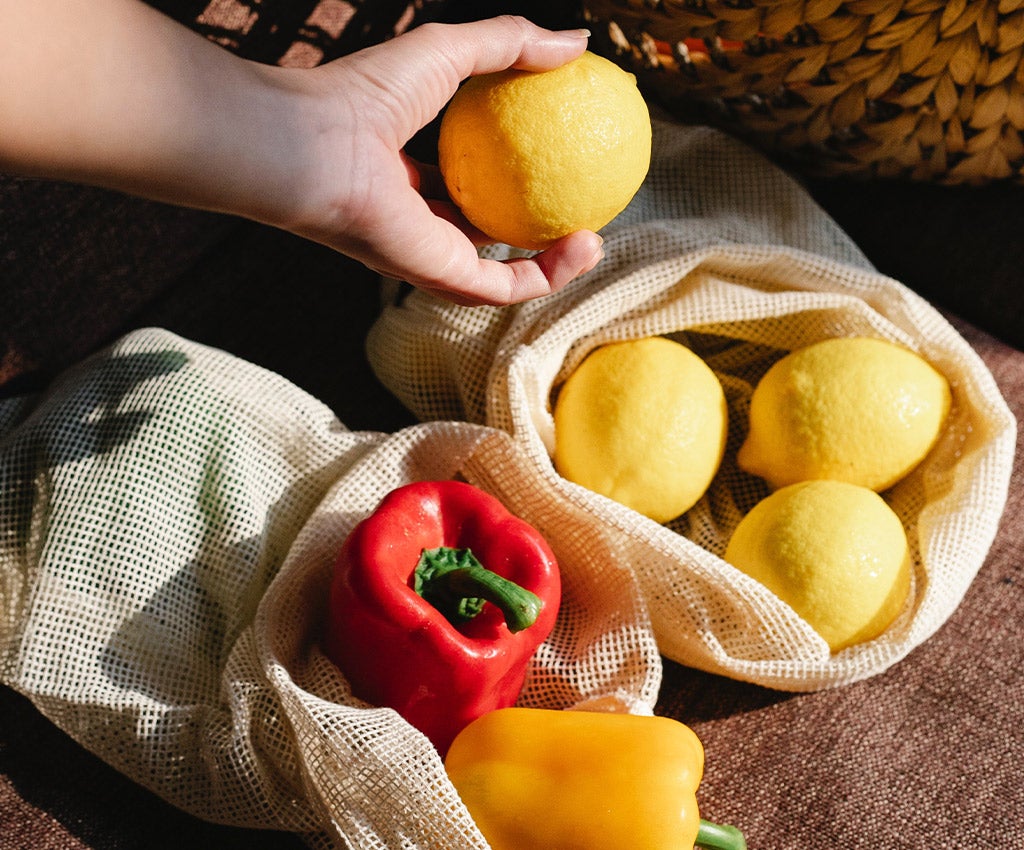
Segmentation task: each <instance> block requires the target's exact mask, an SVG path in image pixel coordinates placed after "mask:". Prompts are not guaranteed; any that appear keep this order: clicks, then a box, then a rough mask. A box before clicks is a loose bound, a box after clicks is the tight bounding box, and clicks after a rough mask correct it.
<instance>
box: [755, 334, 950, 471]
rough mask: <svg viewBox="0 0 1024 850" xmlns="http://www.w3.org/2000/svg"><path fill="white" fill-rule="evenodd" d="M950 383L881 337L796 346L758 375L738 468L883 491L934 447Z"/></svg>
mask: <svg viewBox="0 0 1024 850" xmlns="http://www.w3.org/2000/svg"><path fill="white" fill-rule="evenodd" d="M950 401H951V394H950V388H949V383H948V382H947V381H946V379H945V378H944V377H943V376H942V374H941V373H940V372H938V370H936V369H935V368H934V367H933V366H932V365H931V364H930V363H928V362H927V361H926V360H924V359H923V358H922V357H920V356H919V355H918V354H916V353H914V352H913V351H910V350H909V349H906V348H903V347H902V346H899V345H895V344H893V343H891V342H886V341H885V340H880V339H870V338H865V337H849V338H837V339H828V340H824V341H823V342H818V343H815V344H813V345H809V346H806V347H804V348H799V349H797V350H795V351H792V352H790V353H789V354H787V355H786V356H785V357H783V358H782V359H781V360H779V361H778V362H776V363H775V364H774V365H773V366H772V367H771V368H770V369H769V370H768V371H767V372H766V373H765V375H764V377H763V378H762V379H761V380H760V381H759V382H758V384H757V386H756V387H755V388H754V393H753V395H752V396H751V399H750V430H749V432H748V434H747V438H746V440H745V441H744V442H743V445H742V446H740V450H739V453H738V455H737V463H738V464H739V467H740V468H741V469H743V470H745V471H746V472H749V473H751V474H753V475H758V476H760V477H761V478H764V479H765V481H767V482H768V484H769V485H770V486H771V487H772V488H778V487H783V486H785V485H786V484H792V483H794V482H796V481H805V480H807V479H811V478H832V479H836V480H839V481H849V482H850V483H852V484H861V485H863V486H865V487H870V488H871V489H872V490H884V489H886V488H887V487H890V486H892V485H893V484H895V483H896V482H897V481H899V480H900V479H901V478H903V477H904V476H905V475H906V474H907V473H909V472H910V471H911V470H912V469H913V468H914V467H915V466H917V465H918V463H920V462H921V460H923V459H924V457H925V455H927V454H928V452H929V451H930V450H931V448H932V446H933V445H934V444H935V441H936V440H937V439H938V437H939V434H940V431H941V428H942V425H943V422H944V421H945V419H946V415H947V414H948V412H949V407H950Z"/></svg>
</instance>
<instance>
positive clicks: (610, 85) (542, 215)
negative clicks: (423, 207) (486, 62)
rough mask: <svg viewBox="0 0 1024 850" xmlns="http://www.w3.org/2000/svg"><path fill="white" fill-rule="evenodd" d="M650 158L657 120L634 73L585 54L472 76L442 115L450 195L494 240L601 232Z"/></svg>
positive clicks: (443, 165) (533, 245)
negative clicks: (556, 64) (534, 67)
mask: <svg viewBox="0 0 1024 850" xmlns="http://www.w3.org/2000/svg"><path fill="white" fill-rule="evenodd" d="M650 161H651V118H650V114H649V112H648V110H647V104H646V103H645V102H644V99H643V96H642V95H641V94H640V91H639V89H637V86H636V79H635V77H634V76H633V75H632V74H629V73H627V72H626V71H624V70H622V69H621V68H619V66H618V65H616V64H615V63H614V62H611V61H609V60H607V59H604V58H603V57H600V56H597V55H596V54H594V53H590V52H586V53H584V54H583V55H582V56H580V57H579V58H577V59H575V60H573V61H572V62H569V63H568V64H566V65H563V66H561V67H560V68H556V69H554V70H551V71H541V72H530V71H517V70H509V71H502V72H499V73H495V74H485V75H481V76H478V77H472V78H470V79H469V80H468V81H467V82H466V83H465V84H464V85H463V86H462V87H461V88H460V89H459V90H458V92H457V93H456V94H455V96H454V97H453V98H452V100H451V102H450V103H449V104H448V108H447V109H446V110H445V114H444V117H443V118H442V120H441V127H440V136H439V139H438V164H439V166H440V169H441V174H442V176H443V177H444V181H445V185H446V187H447V189H448V193H449V194H450V195H451V198H452V200H453V201H454V202H455V204H456V205H457V206H458V207H459V208H460V209H461V210H462V213H463V215H465V216H466V218H467V219H469V221H470V222H471V223H472V224H473V225H474V226H475V227H477V228H479V229H480V230H482V231H483V232H484V233H486V234H487V235H488V236H490V237H491V238H492V239H495V240H496V241H498V242H504V243H506V244H508V245H513V246H515V247H518V248H526V249H542V248H545V247H547V246H548V245H550V244H551V243H552V242H554V241H555V240H556V239H559V238H560V237H562V236H566V235H568V234H569V233H573V232H574V231H577V230H599V229H600V228H602V227H604V226H605V225H606V224H607V223H608V222H610V221H611V220H612V219H613V218H614V217H615V216H616V215H618V214H619V213H620V212H622V210H623V209H625V208H626V205H627V204H628V203H629V202H630V200H631V199H632V198H633V195H634V194H636V191H637V189H639V188H640V184H641V183H643V180H644V177H646V175H647V170H648V168H649V167H650Z"/></svg>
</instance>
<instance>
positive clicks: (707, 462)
mask: <svg viewBox="0 0 1024 850" xmlns="http://www.w3.org/2000/svg"><path fill="white" fill-rule="evenodd" d="M554 419H555V468H556V469H557V470H558V472H559V473H560V474H561V475H562V476H563V477H565V478H567V479H568V480H570V481H573V482H575V483H577V484H580V485H582V486H583V487H586V488H588V489H590V490H593V491H594V492H596V493H601V494H602V495H604V496H608V497H609V498H611V499H614V500H616V501H618V502H621V503H622V504H624V505H626V506H628V507H630V508H633V509H634V510H636V511H639V512H640V513H642V514H644V515H645V516H648V517H650V518H651V519H653V520H655V521H656V522H667V521H669V520H670V519H673V518H675V517H677V516H679V515H680V514H682V513H684V512H685V511H687V510H689V509H690V508H691V507H693V505H694V504H695V503H696V502H697V500H698V499H700V497H701V496H703V495H704V492H705V491H706V490H707V488H708V486H709V485H710V484H711V479H712V478H714V475H715V472H717V470H718V466H719V464H720V463H721V460H722V454H723V452H724V451H725V439H726V431H727V425H728V411H727V409H726V401H725V393H724V392H723V390H722V385H721V384H720V383H719V381H718V377H717V376H716V375H715V373H714V372H713V371H711V368H710V367H709V366H708V365H707V364H706V363H705V362H704V361H703V360H702V359H701V358H700V357H698V356H697V355H696V354H694V353H693V352H692V351H691V350H690V349H689V348H687V347H686V346H684V345H680V344H679V343H678V342H674V341H672V340H670V339H667V338H665V337H646V338H644V339H638V340H631V341H628V342H617V343H611V344H608V345H604V346H601V347H600V348H597V349H595V350H594V351H592V352H591V353H590V354H589V355H588V356H587V357H586V359H585V360H584V361H583V362H582V363H581V364H580V365H579V366H578V367H577V368H576V369H575V371H573V373H572V374H571V375H570V376H569V378H568V379H567V380H566V382H565V383H564V384H563V386H562V388H561V391H560V392H559V394H558V397H557V400H556V402H555V409H554Z"/></svg>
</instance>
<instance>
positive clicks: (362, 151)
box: [0, 0, 600, 303]
mask: <svg viewBox="0 0 1024 850" xmlns="http://www.w3.org/2000/svg"><path fill="white" fill-rule="evenodd" d="M585 46H586V40H585V38H581V37H580V34H579V33H552V32H549V31H547V30H542V29H539V28H537V27H535V26H533V25H531V24H528V23H527V22H525V21H523V20H521V19H513V18H498V19H493V20H490V21H481V22H478V23H473V24H462V25H458V26H440V25H427V26H424V27H420V28H418V29H416V30H413V31H412V32H410V33H407V34H406V35H404V36H401V37H399V38H397V39H394V40H392V41H390V42H387V43H385V44H382V45H378V46H375V47H371V48H368V49H367V50H364V51H360V52H359V53H356V54H353V55H352V56H350V57H345V58H343V59H339V60H337V61H335V62H333V63H330V64H328V65H325V66H323V67H320V68H316V69H312V70H298V69H284V68H278V67H272V66H266V65H259V64H257V63H253V62H248V61H246V60H242V59H239V58H237V57H235V56H233V55H232V54H230V53H229V52H227V51H225V50H223V49H221V48H220V47H218V46H217V45H215V44H213V43H211V42H209V41H207V40H206V39H204V38H202V37H201V36H199V35H197V34H195V33H193V32H191V31H190V30H188V29H187V28H185V27H182V26H180V25H179V24H177V23H176V22H174V21H172V20H171V19H169V18H167V17H165V16H164V15H162V14H161V13H159V12H157V11H155V10H153V9H151V8H150V7H148V6H146V5H145V4H143V3H141V2H139V0H33V2H32V3H25V2H23V0H0V127H2V128H3V129H2V132H0V169H3V170H6V171H9V172H12V173H18V174H26V175H34V176H39V177H49V178H56V179H63V180H71V181H78V182H84V183H91V184H95V185H100V186H105V187H107V188H112V189H118V190H121V191H125V192H129V193H132V194H137V195H142V196H145V197H149V198H152V199H155V200H161V201H166V202H170V203H175V204H181V205H186V206H193V207H198V208H203V209H209V210H215V211H219V212H225V213H231V214H234V215H240V216H244V217H246V218H251V219H254V220H257V221H261V222H264V223H267V224H271V225H274V226H277V227H281V228H283V229H287V230H290V231H292V232H295V233H298V234H300V235H302V236H305V237H307V238H309V239H313V240H315V241H318V242H322V243H323V244H326V245H329V246H331V247H333V248H335V249H336V250H338V251H341V252H342V253H345V254H348V255H350V256H353V257H355V258H356V259H358V260H360V261H362V262H364V263H366V264H367V265H368V266H370V267H371V268H374V269H376V270H378V271H380V272H382V273H384V274H389V275H392V276H395V277H399V278H402V279H405V280H408V281H410V282H411V283H413V284H414V285H417V286H421V287H423V288H425V289H429V290H432V291H435V292H437V293H438V294H441V295H443V296H445V297H448V298H451V299H452V300H456V301H460V302H464V303H511V302H514V301H520V300H524V299H526V298H532V297H536V296H538V295H542V294H544V293H545V292H549V291H553V290H555V289H558V288H560V287H561V286H563V285H564V284H565V283H567V282H568V281H569V280H571V279H572V278H573V277H575V276H576V275H577V274H579V273H580V272H582V271H585V270H586V269H587V268H589V267H591V266H592V265H593V264H594V263H595V262H597V260H598V259H599V258H600V247H599V244H600V240H599V238H598V237H597V236H596V235H595V234H592V233H588V232H581V233H578V234H573V235H571V236H568V237H566V238H565V239H564V240H562V241H560V242H559V243H557V244H556V245H555V246H553V247H552V248H551V249H549V250H548V251H546V252H544V254H541V255H538V257H536V258H534V259H531V260H517V261H513V262H512V263H507V264H501V263H494V262H492V261H483V260H480V259H479V258H478V257H477V255H476V250H475V247H474V244H473V242H474V240H478V238H479V236H480V235H479V234H477V233H475V232H474V231H473V230H472V228H471V227H469V226H468V225H467V224H466V222H464V221H463V220H462V219H461V217H460V216H459V215H458V213H457V211H455V210H454V209H453V208H452V207H451V205H450V204H448V203H447V202H446V199H445V198H443V197H437V198H431V197H429V196H430V195H431V194H432V193H431V191H430V190H429V187H432V186H435V185H436V184H437V183H438V182H439V181H437V180H435V179H433V175H432V174H431V170H430V169H425V168H423V167H421V166H420V165H419V164H417V163H413V162H411V161H409V160H407V159H406V158H405V157H404V155H403V154H402V148H403V147H404V145H405V143H406V142H407V141H408V140H409V139H410V138H411V137H412V136H413V135H414V134H415V133H416V132H417V131H418V130H419V129H420V128H421V127H423V126H425V125H426V124H427V123H429V121H430V120H432V119H433V117H434V116H435V115H436V114H437V112H438V111H439V110H440V109H441V108H442V107H443V106H444V104H445V103H446V102H447V100H448V99H449V98H450V97H451V95H452V94H453V93H454V91H455V89H456V87H457V86H458V84H459V82H460V81H461V80H462V79H464V78H465V77H466V76H469V75H471V74H474V73H483V72H486V71H491V70H498V69H500V68H504V67H509V66H516V67H527V68H535V69H543V68H547V67H555V66H557V65H559V64H561V63H563V62H566V61H568V60H569V59H572V58H574V57H575V56H576V55H578V54H579V53H580V52H581V51H582V50H583V49H584V48H585ZM421 190H422V191H421Z"/></svg>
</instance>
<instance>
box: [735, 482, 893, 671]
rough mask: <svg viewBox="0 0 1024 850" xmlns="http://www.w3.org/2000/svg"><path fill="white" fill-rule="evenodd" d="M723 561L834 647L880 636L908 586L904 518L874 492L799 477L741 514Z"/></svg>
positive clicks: (845, 484)
mask: <svg viewBox="0 0 1024 850" xmlns="http://www.w3.org/2000/svg"><path fill="white" fill-rule="evenodd" d="M725 560H726V561H728V562H729V563H730V564H732V565H733V566H734V567H736V568H737V569H739V570H741V571H742V572H744V573H746V574H747V575H749V576H750V577H751V578H753V579H755V580H757V581H759V582H760V583H761V584H763V585H765V587H767V588H768V589H769V590H771V591H772V592H773V593H775V595H776V596H778V597H779V598H780V599H782V601H783V602H786V603H787V604H788V605H789V606H790V607H791V608H792V609H793V610H794V611H796V613H797V614H799V615H800V616H801V617H802V618H803V619H804V620H806V621H807V622H808V624H809V625H810V626H811V627H812V628H813V629H814V630H815V631H816V632H817V633H818V634H820V635H821V636H822V637H823V638H824V639H825V641H826V642H827V643H828V645H829V647H830V648H831V650H832V651H833V652H838V651H839V650H841V649H845V648H846V647H848V646H852V645H853V644H856V643H861V642H862V641H866V640H870V639H872V638H875V637H878V635H880V634H881V633H882V632H883V631H885V629H886V628H888V627H889V625H891V623H892V621H893V620H894V619H895V618H896V617H897V616H898V615H899V613H900V611H901V610H902V608H903V605H904V603H905V602H906V600H907V595H908V593H909V591H910V556H909V550H908V546H907V536H906V532H905V531H904V528H903V523H902V522H901V521H900V518H899V517H898V516H896V514H895V513H894V512H893V510H892V509H891V508H890V507H889V506H888V505H887V504H886V502H885V500H884V499H882V497H881V496H879V495H878V494H877V493H875V492H874V491H873V490H869V489H868V488H866V487H860V486H858V485H856V484H848V483H846V482H843V481H826V480H819V481H803V482H800V483H798V484H790V485H789V486H787V487H783V488H782V489H780V490H776V491H775V492H774V493H772V494H771V495H770V496H768V497H767V498H765V499H763V500H761V501H760V502H758V503H757V504H756V505H755V506H754V507H753V509H752V510H751V511H750V512H749V513H748V514H747V515H746V516H744V517H743V519H742V520H741V521H740V523H739V525H737V526H736V530H735V531H734V532H733V535H732V538H731V539H730V540H729V545H728V547H727V548H726V552H725Z"/></svg>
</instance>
